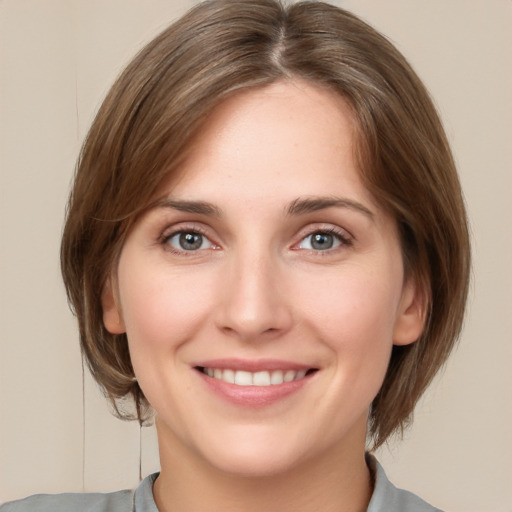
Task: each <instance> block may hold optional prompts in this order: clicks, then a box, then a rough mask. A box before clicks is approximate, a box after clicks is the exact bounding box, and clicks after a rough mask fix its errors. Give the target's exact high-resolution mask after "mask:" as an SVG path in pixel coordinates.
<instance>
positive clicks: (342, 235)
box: [159, 226, 353, 257]
mask: <svg viewBox="0 0 512 512" xmlns="http://www.w3.org/2000/svg"><path fill="white" fill-rule="evenodd" d="M182 234H191V235H199V236H201V237H203V238H204V239H206V240H208V242H209V243H210V244H211V245H212V246H213V250H215V248H217V247H218V246H216V244H214V243H213V242H212V241H211V240H210V238H209V237H208V235H207V234H206V232H205V230H203V229H201V228H199V227H197V226H194V227H190V228H188V227H186V226H183V227H179V229H174V230H173V231H171V232H170V233H169V232H164V233H163V234H162V236H161V237H160V240H159V243H160V244H161V245H163V246H165V249H166V250H168V251H169V252H171V253H173V254H176V255H179V256H185V257H186V256H193V255H194V254H197V253H198V252H199V251H200V250H204V249H197V250H186V249H177V248H175V247H172V246H171V245H170V243H169V242H170V240H172V239H173V238H174V237H175V236H177V235H182ZM314 235H327V236H332V237H334V238H335V240H336V241H338V242H339V245H337V246H336V247H334V248H331V247H329V248H327V249H325V250H321V249H314V248H311V249H310V248H305V249H303V250H306V251H310V252H313V253H315V254H325V253H332V252H333V251H336V250H337V249H339V248H340V247H341V248H343V247H345V248H347V247H351V246H352V245H353V239H352V237H351V236H347V233H346V231H344V230H343V231H342V230H341V229H336V228H333V227H330V228H317V229H314V230H311V231H309V232H308V233H305V234H304V235H303V236H302V237H301V239H300V241H299V243H298V244H294V250H300V248H296V249H295V247H297V246H300V245H301V244H302V243H304V241H305V240H307V239H308V238H309V237H312V236H314Z"/></svg>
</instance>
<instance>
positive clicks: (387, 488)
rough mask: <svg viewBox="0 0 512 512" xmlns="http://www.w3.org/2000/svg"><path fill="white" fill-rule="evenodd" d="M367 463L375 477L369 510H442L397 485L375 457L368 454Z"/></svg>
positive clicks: (410, 511)
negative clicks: (390, 479) (388, 476)
mask: <svg viewBox="0 0 512 512" xmlns="http://www.w3.org/2000/svg"><path fill="white" fill-rule="evenodd" d="M367 463H368V465H369V467H370V468H371V471H372V474H373V475H374V478H375V488H374V491H373V495H372V499H371V500H370V505H369V506H368V510H367V512H385V511H389V510H393V512H442V511H441V510H440V509H438V508H435V507H433V506H432V505H429V504H428V503H427V502H426V501H424V500H422V499H421V498H420V497H419V496H416V494H413V493H412V492H409V491H404V490H403V489H398V488H397V487H395V486H394V485H393V484H392V483H391V482H390V481H389V480H388V478H387V476H386V473H385V472H384V469H383V468H382V466H381V465H380V464H379V463H378V462H377V460H376V459H375V457H373V456H371V455H369V456H367Z"/></svg>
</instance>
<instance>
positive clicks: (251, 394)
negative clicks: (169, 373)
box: [196, 370, 310, 407]
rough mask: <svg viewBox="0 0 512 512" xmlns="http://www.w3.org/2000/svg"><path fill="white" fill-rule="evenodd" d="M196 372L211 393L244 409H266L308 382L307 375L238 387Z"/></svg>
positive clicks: (308, 377)
mask: <svg viewBox="0 0 512 512" xmlns="http://www.w3.org/2000/svg"><path fill="white" fill-rule="evenodd" d="M196 371H197V373H198V375H199V376H200V377H201V378H202V380H203V382H204V383H205V384H206V385H207V386H208V388H209V389H210V390H211V391H213V392H214V393H216V394H217V395H219V396H220V397H222V398H223V399H225V400H227V401H228V402H231V403H233V404H235V405H241V406H246V407H266V406H268V405H271V404H274V403H276V402H279V401H281V400H283V399H285V398H286V397H288V396H290V395H292V394H294V393H296V392H297V391H299V390H300V389H301V388H302V387H303V386H304V385H305V384H306V383H307V382H308V381H309V380H310V376H308V375H307V376H306V377H303V378H302V379H298V380H293V381H291V382H283V383H282V384H275V385H271V386H238V385H236V384H231V383H229V382H225V381H223V380H220V379H215V378H213V377H209V376H208V375H206V374H204V373H203V372H200V371H198V370H196Z"/></svg>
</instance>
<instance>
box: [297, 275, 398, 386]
mask: <svg viewBox="0 0 512 512" xmlns="http://www.w3.org/2000/svg"><path fill="white" fill-rule="evenodd" d="M385 275H386V274H385V273H384V272H383V273H382V274H381V275H380V276H379V275H378V274H374V275H372V273H371V272H365V271H364V269H351V271H350V272H348V271H347V272H339V273H338V274H337V275H336V273H334V272H333V275H331V276H330V278H329V279H325V280H321V281H319V280H315V279H312V280H310V281H309V283H308V282H307V281H305V285H306V286H305V288H308V289H310V290H312V289H316V290H318V293H316V294H311V293H306V292H305V289H303V290H302V293H296V294H295V295H294V296H296V297H302V298H303V299H302V310H303V311H305V312H307V314H306V321H307V322H308V324H309V326H310V328H311V329H314V330H315V331H316V333H317V336H318V338H319V339H321V340H322V342H323V343H324V344H326V345H328V346H329V348H330V349H331V351H332V352H334V353H336V355H337V358H338V360H339V364H342V365H346V367H347V372H346V373H345V375H346V376H347V378H350V379H353V378H356V377H357V376H359V375H360V373H359V371H360V370H361V369H362V368H363V367H364V374H366V375H368V373H367V372H368V371H370V370H371V371H374V372H376V373H377V374H378V375H380V376H382V378H383V377H384V373H385V371H386V368H387V364H388V361H389V355H390V352H391V348H392V345H393V327H394V324H395V320H396V315H397V308H398V303H399V299H400V279H399V278H398V279H396V280H394V279H388V278H386V277H384V276H385ZM349 366H350V368H352V369H353V370H354V371H353V372H351V371H348V370H349Z"/></svg>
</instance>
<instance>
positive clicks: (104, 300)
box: [101, 278, 126, 334]
mask: <svg viewBox="0 0 512 512" xmlns="http://www.w3.org/2000/svg"><path fill="white" fill-rule="evenodd" d="M101 307H102V309H103V325H104V326H105V329H107V331H108V332H109V333H110V334H123V333H124V332H126V328H125V326H124V322H123V318H122V315H121V308H120V307H119V300H118V297H117V294H116V293H115V290H114V286H113V285H112V279H111V278H108V279H107V281H106V283H105V286H104V287H103V291H102V292H101Z"/></svg>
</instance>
